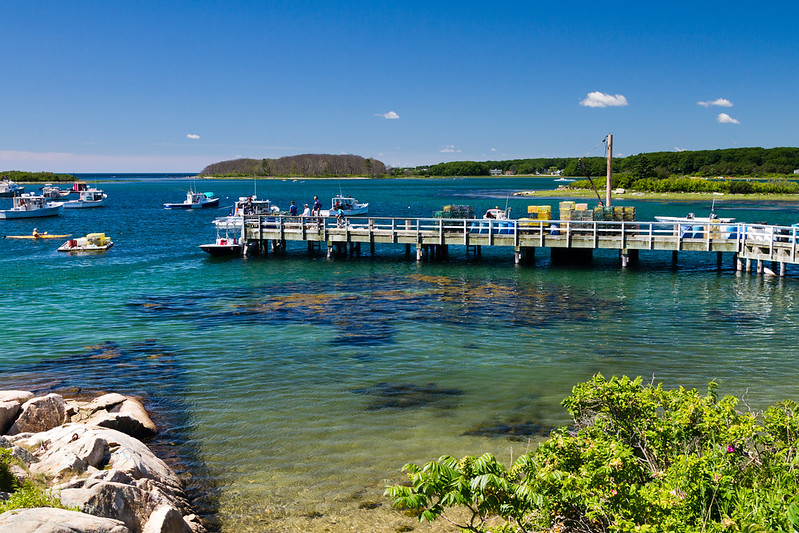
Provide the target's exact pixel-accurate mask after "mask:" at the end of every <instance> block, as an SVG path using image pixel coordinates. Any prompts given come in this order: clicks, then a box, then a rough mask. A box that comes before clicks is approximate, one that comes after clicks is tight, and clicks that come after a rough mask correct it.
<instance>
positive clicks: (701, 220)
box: [655, 200, 735, 224]
mask: <svg viewBox="0 0 799 533" xmlns="http://www.w3.org/2000/svg"><path fill="white" fill-rule="evenodd" d="M655 220H657V221H658V222H670V223H687V224H728V223H730V222H734V221H735V219H734V218H721V217H720V216H718V215H717V214H716V201H715V200H713V203H712V204H710V214H709V215H708V216H706V217H698V216H696V215H694V214H693V213H688V214H687V215H686V216H684V217H664V216H656V217H655Z"/></svg>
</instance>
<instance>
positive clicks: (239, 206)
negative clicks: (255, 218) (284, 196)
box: [233, 195, 275, 216]
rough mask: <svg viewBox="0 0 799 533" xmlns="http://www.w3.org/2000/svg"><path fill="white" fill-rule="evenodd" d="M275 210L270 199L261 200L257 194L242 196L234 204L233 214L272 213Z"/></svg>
mask: <svg viewBox="0 0 799 533" xmlns="http://www.w3.org/2000/svg"><path fill="white" fill-rule="evenodd" d="M274 210H275V209H273V208H272V203H271V202H270V201H269V200H259V199H258V197H257V196H255V195H253V196H240V197H239V199H238V200H237V201H236V203H235V204H234V206H233V216H244V215H272V214H274Z"/></svg>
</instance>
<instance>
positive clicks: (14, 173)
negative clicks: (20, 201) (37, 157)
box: [0, 170, 77, 183]
mask: <svg viewBox="0 0 799 533" xmlns="http://www.w3.org/2000/svg"><path fill="white" fill-rule="evenodd" d="M0 179H3V180H10V181H13V182H16V183H57V182H64V183H68V182H73V181H76V180H77V178H76V177H75V176H73V175H72V174H55V173H53V172H23V171H21V170H5V171H2V172H0Z"/></svg>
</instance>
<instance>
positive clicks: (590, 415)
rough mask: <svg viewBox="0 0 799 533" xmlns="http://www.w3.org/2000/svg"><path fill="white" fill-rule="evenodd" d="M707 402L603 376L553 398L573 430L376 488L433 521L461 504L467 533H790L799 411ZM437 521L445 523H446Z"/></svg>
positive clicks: (795, 516)
mask: <svg viewBox="0 0 799 533" xmlns="http://www.w3.org/2000/svg"><path fill="white" fill-rule="evenodd" d="M737 405H738V400H737V399H736V398H734V397H732V396H725V397H723V398H721V399H719V398H718V396H717V394H716V384H715V383H712V382H711V383H710V385H709V387H708V392H707V394H706V395H701V394H699V393H698V392H697V391H696V390H695V389H693V390H687V389H684V388H682V387H680V388H679V389H676V390H664V389H663V387H662V385H660V384H658V385H657V386H654V385H642V383H641V378H637V379H635V380H630V379H629V378H627V377H622V378H616V377H613V378H612V379H610V380H607V379H605V378H604V377H603V376H602V375H601V374H598V375H596V376H594V377H593V378H592V379H591V380H590V381H588V382H585V383H580V384H578V385H576V386H575V387H574V388H573V390H572V394H571V395H570V396H569V397H568V398H566V399H565V400H564V401H563V406H564V407H565V408H566V409H567V411H568V412H569V415H570V416H571V418H572V420H573V422H574V426H573V428H572V429H567V428H561V429H559V430H557V431H554V432H553V433H552V434H551V436H550V437H549V439H547V440H546V441H544V442H543V443H541V444H540V445H539V447H538V448H537V449H536V450H535V451H533V452H530V453H528V454H526V455H523V456H522V457H520V458H519V459H517V460H516V461H515V462H514V463H513V465H511V466H510V468H506V467H505V466H504V465H502V464H500V463H499V462H498V461H497V460H496V459H495V458H494V457H493V456H491V455H490V454H484V455H482V456H480V457H471V456H467V457H464V458H463V459H461V460H456V459H454V458H452V457H449V456H442V457H440V458H439V459H438V460H437V461H432V462H429V463H427V464H426V465H424V466H423V467H419V466H417V465H413V464H408V465H405V467H404V470H405V471H407V472H408V476H409V478H410V482H411V483H410V486H404V485H399V486H394V487H389V488H388V489H387V490H386V495H387V496H389V497H390V498H392V500H393V503H394V505H395V506H397V507H402V508H406V509H409V510H413V511H415V512H418V513H419V519H420V520H428V521H432V520H435V519H437V518H439V517H440V516H442V515H444V513H445V511H446V510H447V509H448V508H453V507H466V508H467V509H468V510H469V511H470V512H469V513H467V515H468V516H469V518H468V519H467V520H466V521H464V523H459V524H457V525H458V526H459V527H460V528H462V529H463V530H467V531H474V532H478V531H479V532H483V531H495V532H502V533H511V532H528V531H541V530H551V531H555V530H557V531H575V532H583V531H584V532H589V531H590V532H593V531H609V532H632V531H640V532H650V533H651V532H666V531H685V532H700V531H701V532H721V531H749V532H755V531H799V505H797V502H798V501H799V498H797V491H798V490H799V477H798V476H797V474H798V473H797V466H799V440H798V439H797V438H798V437H799V405H797V404H796V403H794V402H792V401H785V402H781V403H778V404H776V405H774V406H772V407H770V408H769V409H768V410H767V411H766V412H765V413H762V414H759V415H755V414H754V413H752V412H748V411H747V412H742V411H739V410H737V408H736V407H737ZM445 519H447V517H445Z"/></svg>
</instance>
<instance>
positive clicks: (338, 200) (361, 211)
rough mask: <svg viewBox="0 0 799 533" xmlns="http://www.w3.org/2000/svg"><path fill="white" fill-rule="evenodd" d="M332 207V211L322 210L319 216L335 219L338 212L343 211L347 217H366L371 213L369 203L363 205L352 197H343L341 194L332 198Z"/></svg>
mask: <svg viewBox="0 0 799 533" xmlns="http://www.w3.org/2000/svg"><path fill="white" fill-rule="evenodd" d="M330 205H331V208H330V209H322V210H321V211H320V213H319V214H320V215H321V216H323V217H334V216H336V215H337V214H338V210H339V209H341V210H342V211H343V215H344V216H345V217H351V216H355V215H365V214H367V213H368V212H369V204H368V203H366V204H361V203H358V201H357V200H356V199H355V198H352V197H351V196H342V195H340V194H337V195H336V196H334V197H333V198H332V200H331V202H330Z"/></svg>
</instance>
